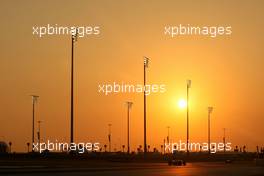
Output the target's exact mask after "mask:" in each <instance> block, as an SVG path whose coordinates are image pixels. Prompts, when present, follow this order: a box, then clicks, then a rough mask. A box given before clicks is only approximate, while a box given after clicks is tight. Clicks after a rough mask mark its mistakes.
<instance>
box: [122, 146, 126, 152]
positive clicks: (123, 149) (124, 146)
mask: <svg viewBox="0 0 264 176" xmlns="http://www.w3.org/2000/svg"><path fill="white" fill-rule="evenodd" d="M125 147H126V146H125V145H122V148H123V153H124V152H125Z"/></svg>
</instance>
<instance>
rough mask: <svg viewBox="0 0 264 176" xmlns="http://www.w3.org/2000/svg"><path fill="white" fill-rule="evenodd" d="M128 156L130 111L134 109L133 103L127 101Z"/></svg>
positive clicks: (128, 149)
mask: <svg viewBox="0 0 264 176" xmlns="http://www.w3.org/2000/svg"><path fill="white" fill-rule="evenodd" d="M126 104H127V154H129V153H130V141H129V117H130V113H129V110H130V109H131V108H132V105H133V102H130V101H127V102H126Z"/></svg>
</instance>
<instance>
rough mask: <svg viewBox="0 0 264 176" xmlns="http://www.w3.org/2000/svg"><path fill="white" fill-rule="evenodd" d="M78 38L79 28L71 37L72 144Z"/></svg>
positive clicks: (72, 140) (71, 141)
mask: <svg viewBox="0 0 264 176" xmlns="http://www.w3.org/2000/svg"><path fill="white" fill-rule="evenodd" d="M77 38H78V28H76V29H75V32H72V35H71V134H70V143H71V144H72V143H73V142H74V134H73V133H74V129H73V128H74V125H73V124H74V120H73V117H74V111H73V110H74V105H73V103H74V96H73V90H74V89H73V87H74V86H73V85H74V81H73V78H74V43H75V42H77Z"/></svg>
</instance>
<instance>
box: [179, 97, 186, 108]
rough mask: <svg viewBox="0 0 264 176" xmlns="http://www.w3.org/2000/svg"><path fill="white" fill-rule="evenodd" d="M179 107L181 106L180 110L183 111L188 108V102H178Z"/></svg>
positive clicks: (181, 100)
mask: <svg viewBox="0 0 264 176" xmlns="http://www.w3.org/2000/svg"><path fill="white" fill-rule="evenodd" d="M178 106H179V108H181V109H184V108H186V106H187V102H186V100H185V99H180V100H179V101H178Z"/></svg>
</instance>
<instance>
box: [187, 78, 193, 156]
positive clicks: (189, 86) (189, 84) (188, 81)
mask: <svg viewBox="0 0 264 176" xmlns="http://www.w3.org/2000/svg"><path fill="white" fill-rule="evenodd" d="M191 84H192V81H191V80H187V108H186V110H187V114H186V115H187V147H186V148H187V155H189V89H190V88H191Z"/></svg>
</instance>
